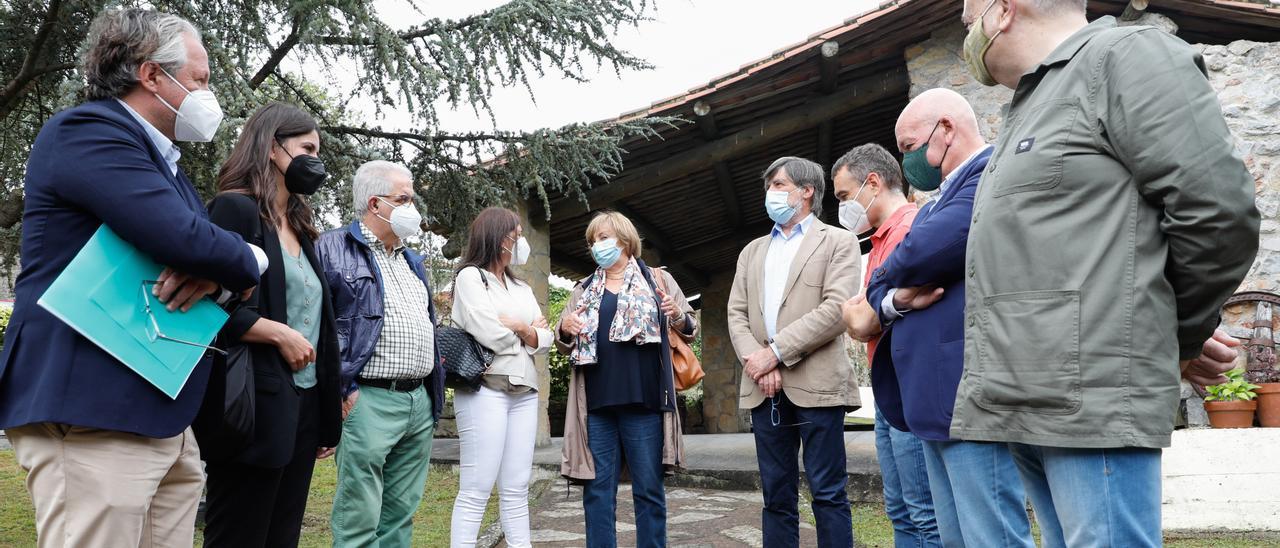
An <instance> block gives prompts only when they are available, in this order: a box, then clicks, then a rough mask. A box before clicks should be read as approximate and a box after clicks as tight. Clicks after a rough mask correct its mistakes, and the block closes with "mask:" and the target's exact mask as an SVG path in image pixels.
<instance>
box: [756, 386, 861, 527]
mask: <svg viewBox="0 0 1280 548" xmlns="http://www.w3.org/2000/svg"><path fill="white" fill-rule="evenodd" d="M751 429H752V431H753V432H755V439H756V460H757V462H758V463H759V465H760V483H761V485H762V486H763V487H764V489H763V491H764V510H762V511H761V518H760V519H761V525H762V526H763V527H762V528H763V529H764V545H765V546H768V547H769V548H788V547H795V546H799V545H800V512H799V507H798V504H799V498H800V491H799V489H800V462H799V456H798V455H797V453H799V452H800V446H801V444H802V443H803V444H804V473H805V477H806V478H808V480H809V494H810V495H812V497H813V505H812V508H813V516H814V518H815V520H816V521H817V522H818V546H820V547H822V548H836V547H842V548H846V547H847V548H851V547H852V546H853V519H852V516H851V515H850V514H849V497H848V495H846V494H845V484H846V483H848V481H849V474H848V472H846V470H845V464H846V463H845V452H844V408H842V407H812V408H806V407H797V406H796V405H795V404H793V403H791V400H789V399H787V396H786V394H779V395H778V396H777V398H776V401H770V400H765V402H764V403H762V404H760V405H758V406H756V408H755V409H752V410H751Z"/></svg>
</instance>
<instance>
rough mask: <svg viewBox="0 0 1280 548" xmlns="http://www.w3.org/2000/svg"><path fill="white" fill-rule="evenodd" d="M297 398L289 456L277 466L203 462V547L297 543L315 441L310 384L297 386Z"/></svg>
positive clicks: (314, 410) (273, 546)
mask: <svg viewBox="0 0 1280 548" xmlns="http://www.w3.org/2000/svg"><path fill="white" fill-rule="evenodd" d="M299 403H300V409H299V413H298V438H297V441H295V442H294V452H293V459H292V460H290V461H289V463H288V464H286V465H285V466H284V467H283V468H262V467H259V466H253V465H249V464H243V463H239V462H220V463H209V465H208V467H207V468H206V472H207V473H208V480H207V485H208V494H207V499H206V500H207V502H206V508H207V509H206V511H205V523H206V525H205V528H204V545H205V546H207V547H221V546H226V547H231V548H254V547H263V548H266V547H271V548H278V547H282V546H297V545H298V537H299V535H300V534H301V533H302V516H303V514H304V513H305V511H306V509H307V494H308V492H309V491H310V490H311V472H312V470H314V469H315V465H316V444H317V443H318V440H319V433H318V430H317V420H316V414H317V409H318V403H317V400H316V389H315V388H308V389H306V390H303V391H302V393H301V401H300V402H299Z"/></svg>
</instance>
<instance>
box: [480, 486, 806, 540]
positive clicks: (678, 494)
mask: <svg viewBox="0 0 1280 548" xmlns="http://www.w3.org/2000/svg"><path fill="white" fill-rule="evenodd" d="M564 485H565V484H564V483H563V482H562V481H561V482H555V483H554V484H553V486H552V487H551V488H549V489H547V490H546V491H544V492H543V494H542V496H540V497H538V499H537V500H535V501H533V502H532V503H531V504H530V508H529V514H530V521H529V525H530V529H531V536H532V540H533V544H534V545H535V546H538V547H539V548H542V547H548V548H579V547H582V546H585V545H586V538H587V537H586V524H585V523H584V519H583V511H582V489H581V488H578V487H571V488H569V489H568V490H566V489H565V488H564ZM631 496H632V494H631V486H630V485H626V484H624V485H620V486H618V512H617V516H618V521H617V534H618V546H635V545H636V534H637V533H638V531H636V526H635V506H634V504H633V503H632V498H631ZM801 504H806V503H805V502H804V501H803V499H802V502H801ZM761 506H762V501H761V499H760V493H759V491H726V490H717V489H690V488H679V487H677V488H672V487H668V488H667V540H668V545H669V546H671V547H672V548H680V547H686V548H695V547H696V548H741V547H744V546H746V547H762V546H763V542H762V536H763V535H762V533H761V531H760V508H761ZM803 515H804V511H803V510H802V517H801V523H800V545H801V546H816V545H817V537H816V533H815V531H814V528H813V526H812V525H810V524H809V523H808V522H806V521H805V519H804V517H803ZM499 546H506V544H505V543H500V544H499Z"/></svg>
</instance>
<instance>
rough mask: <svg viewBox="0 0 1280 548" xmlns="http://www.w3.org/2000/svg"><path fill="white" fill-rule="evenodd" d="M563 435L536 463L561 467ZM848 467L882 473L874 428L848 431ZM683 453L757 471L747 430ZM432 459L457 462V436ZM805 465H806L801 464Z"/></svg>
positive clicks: (713, 437)
mask: <svg viewBox="0 0 1280 548" xmlns="http://www.w3.org/2000/svg"><path fill="white" fill-rule="evenodd" d="M563 444H564V440H563V438H552V439H551V444H550V445H548V446H546V447H539V448H538V449H537V450H536V451H534V454H533V462H534V464H538V465H542V466H548V467H551V466H553V467H555V469H557V470H558V469H559V468H560V448H561V446H562V445H563ZM844 445H845V453H846V469H847V470H848V471H849V473H850V474H859V473H871V474H876V475H879V474H880V465H879V464H878V463H877V461H876V437H875V433H874V432H870V431H866V432H845V433H844ZM684 453H685V460H686V461H687V462H686V465H685V468H687V469H688V470H689V471H690V472H691V473H697V472H700V471H742V472H755V471H756V466H757V464H756V442H755V436H754V435H752V434H750V433H745V434H693V435H687V436H685V437H684ZM431 462H433V463H437V464H457V463H458V440H457V439H456V438H439V439H436V440H435V441H434V442H432V445H431ZM802 466H803V465H802Z"/></svg>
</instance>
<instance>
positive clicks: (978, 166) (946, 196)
mask: <svg viewBox="0 0 1280 548" xmlns="http://www.w3.org/2000/svg"><path fill="white" fill-rule="evenodd" d="M984 146H985V147H986V148H984V149H983V150H982V152H979V153H978V155H977V156H974V157H973V159H971V160H969V163H967V164H965V166H964V168H962V169H959V170H956V172H955V173H953V174H952V175H953V177H951V183H950V184H948V185H947V189H946V190H945V191H943V192H942V193H941V194H939V195H938V198H937V199H936V200H932V201H930V202H929V203H927V204H925V207H922V208H920V212H919V213H917V214H916V220H915V222H917V223H918V222H920V221H923V220H925V219H928V218H929V216H930V215H932V214H933V212H934V211H936V210H937V209H938V206H940V205H942V204H943V203H945V202H947V201H949V200H951V199H952V198H955V196H956V194H959V193H960V188H961V187H963V186H964V185H965V182H966V181H968V180H969V178H970V177H972V176H973V173H974V172H975V171H982V170H983V169H986V166H987V163H986V161H985V160H986V159H988V158H990V157H991V152H992V150H993V149H992V147H991V146H990V145H984Z"/></svg>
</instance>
